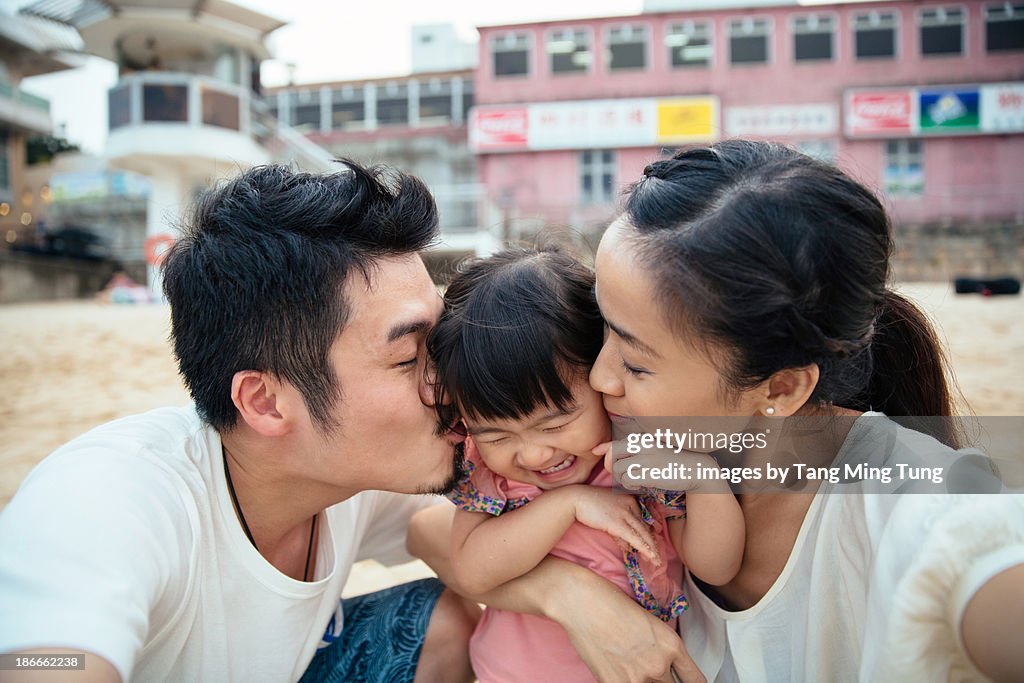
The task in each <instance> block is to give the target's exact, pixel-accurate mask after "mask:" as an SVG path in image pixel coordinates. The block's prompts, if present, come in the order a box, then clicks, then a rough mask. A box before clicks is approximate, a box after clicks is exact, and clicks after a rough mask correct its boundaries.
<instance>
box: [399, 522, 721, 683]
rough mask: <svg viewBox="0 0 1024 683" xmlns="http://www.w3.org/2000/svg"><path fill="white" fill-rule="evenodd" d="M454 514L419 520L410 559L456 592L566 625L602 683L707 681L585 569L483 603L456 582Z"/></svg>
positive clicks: (557, 573) (555, 564) (503, 589)
mask: <svg viewBox="0 0 1024 683" xmlns="http://www.w3.org/2000/svg"><path fill="white" fill-rule="evenodd" d="M453 513H454V507H453V506H447V507H445V506H438V507H435V508H431V509H428V510H424V511H421V512H419V513H417V514H416V515H415V516H414V517H413V518H412V520H411V522H410V524H409V535H408V545H409V552H410V553H411V554H413V555H416V556H418V557H420V558H421V559H422V560H423V561H424V562H426V563H427V564H428V565H430V566H431V568H432V569H433V570H434V571H435V572H437V575H438V576H439V577H440V578H441V580H442V581H444V582H445V583H446V584H447V585H448V586H449V587H451V588H452V589H453V590H455V591H456V592H459V593H461V594H463V595H466V596H467V597H472V598H473V599H476V600H478V601H479V602H482V603H484V604H486V605H488V606H490V607H494V608H497V609H502V610H506V611H510V612H524V613H526V614H533V615H536V616H543V617H547V618H549V619H551V620H553V621H555V622H557V623H558V624H560V625H561V626H562V627H563V628H564V629H565V630H566V633H567V634H568V635H569V639H570V641H571V642H572V644H573V645H574V646H575V648H576V651H577V652H578V653H579V655H580V657H581V658H582V659H583V661H584V662H586V664H587V666H588V667H590V670H591V671H592V672H593V673H594V676H595V678H597V680H598V681H600V682H601V683H634V682H635V683H643V682H644V681H664V682H665V683H673V676H672V673H671V672H670V670H669V668H670V667H671V668H672V670H674V672H675V674H676V675H677V676H678V678H679V680H680V681H683V682H684V683H697V682H701V681H703V680H704V677H703V676H702V675H701V673H700V671H699V670H698V669H697V666H696V665H695V664H694V663H693V660H692V659H690V656H689V655H688V654H687V653H686V649H685V648H684V647H683V643H682V640H680V638H679V636H678V635H677V634H676V633H675V631H673V630H672V629H671V628H670V627H668V626H667V625H666V624H665V623H663V622H662V621H660V620H659V619H658V618H657V617H655V616H653V615H652V614H650V613H649V612H647V611H646V610H644V609H643V608H641V607H640V606H639V605H637V604H636V603H635V602H634V601H633V600H632V599H631V598H630V597H629V596H628V595H626V594H625V593H623V592H622V591H621V590H619V589H618V588H617V587H616V586H614V585H613V584H612V583H611V582H609V581H607V580H605V579H603V578H601V577H600V576H598V575H597V574H595V573H593V572H591V571H590V570H588V569H585V568H584V567H580V566H579V565H576V564H573V563H572V562H568V561H566V560H562V559H559V558H555V557H547V558H545V559H544V560H543V561H542V562H541V563H540V564H539V565H537V566H536V567H535V568H534V569H533V570H532V571H530V572H529V573H527V574H525V575H523V576H521V577H519V578H517V579H513V580H512V581H509V582H507V583H505V584H503V585H501V586H499V587H498V588H495V589H493V590H491V591H488V592H487V593H484V594H482V595H470V594H468V593H467V592H465V591H464V590H463V589H462V588H461V587H460V586H459V584H458V582H457V581H456V579H455V572H454V571H453V569H452V560H451V552H450V550H451V526H452V516H453Z"/></svg>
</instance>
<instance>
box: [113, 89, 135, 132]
mask: <svg viewBox="0 0 1024 683" xmlns="http://www.w3.org/2000/svg"><path fill="white" fill-rule="evenodd" d="M107 122H108V124H109V127H110V130H114V129H115V128H120V127H121V126H127V125H128V124H129V123H131V122H132V89H131V86H129V85H119V86H117V87H116V88H111V89H110V91H109V92H108V93H107Z"/></svg>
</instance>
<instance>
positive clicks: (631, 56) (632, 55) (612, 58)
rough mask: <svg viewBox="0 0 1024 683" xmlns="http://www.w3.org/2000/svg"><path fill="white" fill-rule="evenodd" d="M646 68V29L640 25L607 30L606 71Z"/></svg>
mask: <svg viewBox="0 0 1024 683" xmlns="http://www.w3.org/2000/svg"><path fill="white" fill-rule="evenodd" d="M646 66H647V27H646V26H643V25H642V24H632V25H628V24H627V25H625V26H612V27H610V28H609V29H608V70H609V71H627V70H635V69H643V68H646Z"/></svg>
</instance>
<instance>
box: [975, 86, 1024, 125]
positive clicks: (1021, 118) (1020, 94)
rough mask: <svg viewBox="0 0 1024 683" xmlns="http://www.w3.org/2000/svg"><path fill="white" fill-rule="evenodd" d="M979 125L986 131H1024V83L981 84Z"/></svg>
mask: <svg viewBox="0 0 1024 683" xmlns="http://www.w3.org/2000/svg"><path fill="white" fill-rule="evenodd" d="M980 127H981V130H983V131H985V132H986V133H1007V132H1010V133H1012V132H1019V131H1024V83H997V84H995V85H983V86H981V125H980Z"/></svg>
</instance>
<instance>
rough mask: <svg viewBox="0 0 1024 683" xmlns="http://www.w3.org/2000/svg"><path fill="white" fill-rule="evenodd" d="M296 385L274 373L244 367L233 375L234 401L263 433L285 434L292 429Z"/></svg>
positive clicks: (242, 412) (244, 416)
mask: <svg viewBox="0 0 1024 683" xmlns="http://www.w3.org/2000/svg"><path fill="white" fill-rule="evenodd" d="M295 393H297V392H295V390H294V389H292V387H291V386H290V385H287V384H285V383H283V382H281V381H280V380H279V379H277V378H276V377H274V376H273V375H271V374H269V373H266V372H257V371H255V370H241V371H239V372H236V373H235V376H234V377H233V378H232V379H231V402H232V403H234V404H235V408H236V409H237V410H238V414H239V416H240V417H241V419H242V420H243V421H244V422H245V423H246V424H247V425H249V427H250V428H252V430H253V431H255V432H256V433H257V434H260V435H261V436H283V435H285V434H287V433H288V432H290V431H291V429H292V426H293V421H294V418H295V415H294V407H295V406H294V397H293V396H292V394H295Z"/></svg>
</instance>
